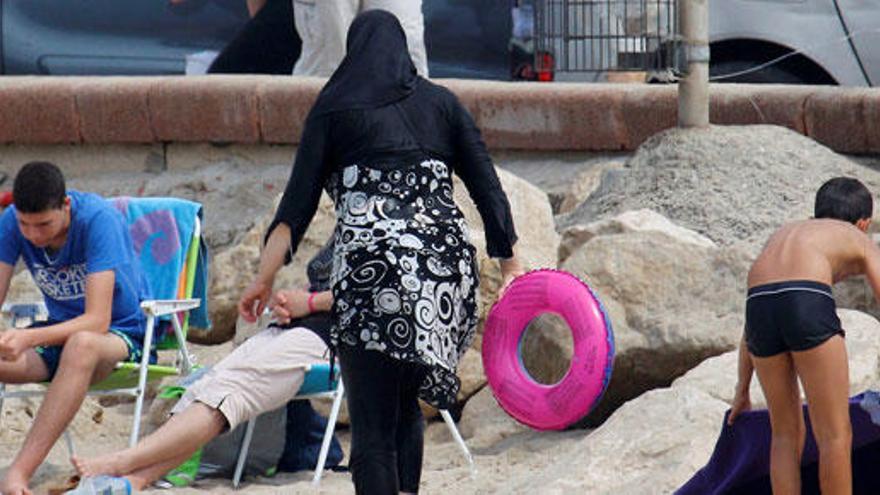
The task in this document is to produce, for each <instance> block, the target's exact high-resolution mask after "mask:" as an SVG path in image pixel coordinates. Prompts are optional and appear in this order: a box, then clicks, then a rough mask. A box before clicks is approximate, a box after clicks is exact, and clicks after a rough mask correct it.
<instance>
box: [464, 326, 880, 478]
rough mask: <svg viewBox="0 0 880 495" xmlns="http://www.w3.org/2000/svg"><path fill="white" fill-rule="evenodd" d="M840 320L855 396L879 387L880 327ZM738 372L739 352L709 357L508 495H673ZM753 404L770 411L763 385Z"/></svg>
mask: <svg viewBox="0 0 880 495" xmlns="http://www.w3.org/2000/svg"><path fill="white" fill-rule="evenodd" d="M838 315H839V316H840V319H841V322H842V324H843V327H844V328H845V329H846V331H847V337H846V344H847V352H848V353H849V364H850V395H855V394H858V393H860V392H862V391H864V390H865V389H868V388H876V387H877V381H878V379H877V371H878V366H880V358H878V356H880V322H878V321H877V320H876V319H874V318H873V317H871V316H870V315H866V314H864V313H861V312H858V311H850V310H840V311H838ZM736 366H737V352H735V351H732V352H728V353H726V354H723V355H721V356H717V357H714V358H711V359H707V360H706V361H704V362H703V363H702V364H700V365H699V366H697V367H696V368H694V369H693V370H691V371H689V372H688V373H687V374H685V375H684V376H683V377H681V378H679V379H678V380H676V381H675V382H674V383H673V384H672V386H671V387H669V388H664V389H657V390H651V391H649V392H647V393H645V394H643V395H641V396H639V397H637V398H635V399H633V400H631V401H629V402H627V403H626V404H624V405H623V406H621V407H620V408H619V409H618V410H617V411H615V412H614V414H613V415H612V416H611V417H610V418H609V419H608V420H607V421H605V423H604V424H602V426H601V427H599V428H598V429H596V430H595V431H593V432H592V433H591V434H590V435H589V436H587V437H585V438H583V439H581V440H579V441H578V442H577V443H576V444H573V445H572V444H569V443H563V444H562V445H561V449H560V451H558V452H556V453H555V458H556V459H557V462H556V463H554V464H553V465H552V466H550V467H549V469H542V470H540V471H537V472H531V473H529V474H528V476H526V475H522V476H516V475H514V476H511V479H510V481H509V484H508V486H506V487H504V489H503V490H501V491H503V492H504V493H536V492H540V493H548V494H557V493H559V494H561V493H595V494H618V493H627V494H653V493H673V492H674V491H675V490H676V489H677V488H678V487H680V486H681V485H683V484H684V483H685V482H687V480H689V479H690V478H691V476H693V475H694V473H696V472H697V470H699V469H700V468H702V467H703V466H704V465H705V464H706V463H707V462H708V461H709V457H710V456H711V454H712V451H713V449H714V448H715V442H716V440H717V439H718V435H719V433H720V431H721V421H722V420H723V417H724V413H725V411H726V410H727V409H729V407H730V401H731V400H732V399H733V391H734V386H735V384H736V380H737V374H736ZM751 398H752V405H753V407H756V408H758V407H765V404H766V402H765V400H764V397H763V394H762V393H761V390H760V386H759V385H758V383H757V379H753V380H752V394H751ZM466 413H467V410H466ZM495 421H496V422H497V421H499V420H495Z"/></svg>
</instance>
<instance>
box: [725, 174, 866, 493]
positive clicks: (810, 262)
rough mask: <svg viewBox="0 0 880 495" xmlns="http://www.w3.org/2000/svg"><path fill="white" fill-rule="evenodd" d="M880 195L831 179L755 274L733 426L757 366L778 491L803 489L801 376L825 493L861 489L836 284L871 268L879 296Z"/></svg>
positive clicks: (773, 240) (773, 241) (781, 233)
mask: <svg viewBox="0 0 880 495" xmlns="http://www.w3.org/2000/svg"><path fill="white" fill-rule="evenodd" d="M872 213H873V200H872V198H871V193H870V192H868V190H867V188H865V186H864V185H863V184H862V183H861V182H859V181H858V180H855V179H850V178H844V177H838V178H835V179H831V180H829V181H828V182H826V183H825V184H823V185H822V187H821V188H819V191H818V192H817V193H816V205H815V217H814V218H813V219H810V220H804V221H799V222H793V223H789V224H786V225H784V226H782V227H781V228H780V229H779V230H777V231H776V232H775V233H774V234H773V235H772V236H771V237H770V239H769V240H768V241H767V244H766V245H765V246H764V250H763V251H762V252H761V254H760V255H759V256H758V258H757V260H755V263H754V264H753V265H752V268H751V270H750V271H749V276H748V286H749V291H748V297H747V300H746V327H745V335H744V337H743V342H742V344H741V346H740V359H739V382H738V384H737V388H736V396H735V398H734V403H733V407H732V408H731V413H730V419H729V422H730V423H733V421H734V420H735V418H736V416H737V415H738V414H739V413H740V412H742V411H744V410H746V409H748V408H749V407H750V401H749V382H750V381H751V377H752V371H753V369H754V371H756V372H757V375H758V380H759V382H760V384H761V388H762V389H763V391H764V395H765V397H766V398H767V408H768V409H769V414H770V425H771V429H772V443H771V448H770V479H771V484H772V487H773V493H775V494H789V493H790V494H799V493H801V480H800V459H801V454H802V452H803V447H804V439H805V427H804V418H803V414H802V413H801V400H800V391H799V389H798V379H800V381H801V384H802V385H803V388H804V392H805V394H806V398H807V404H808V406H809V414H810V421H811V423H812V426H813V433H814V435H815V438H816V443H817V445H818V447H819V482H820V486H821V489H822V493H826V494H827V493H833V494H849V493H851V492H852V472H851V463H850V449H851V443H852V427H851V425H850V419H849V403H848V395H849V371H848V363H847V355H846V346H845V345H844V332H843V329H842V328H841V326H840V320H839V319H838V318H837V314H836V308H835V303H834V299H833V298H832V295H831V285H832V284H834V283H836V282H838V281H840V280H843V279H844V278H847V277H849V276H852V275H859V274H866V275H867V277H868V281H869V282H870V284H871V287H872V288H873V290H874V293H875V294H880V248H878V247H877V246H876V245H875V244H874V243H873V242H871V239H870V238H869V236H868V235H867V234H866V232H867V230H868V226H869V225H870V223H871V217H872Z"/></svg>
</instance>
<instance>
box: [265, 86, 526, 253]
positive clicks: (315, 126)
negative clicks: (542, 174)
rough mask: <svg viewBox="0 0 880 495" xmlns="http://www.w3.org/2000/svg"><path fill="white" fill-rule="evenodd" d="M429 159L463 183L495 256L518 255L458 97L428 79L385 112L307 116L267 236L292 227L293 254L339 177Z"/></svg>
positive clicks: (494, 178)
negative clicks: (356, 168)
mask: <svg viewBox="0 0 880 495" xmlns="http://www.w3.org/2000/svg"><path fill="white" fill-rule="evenodd" d="M402 114H403V115H405V116H406V118H404V116H403V115H402ZM424 154H428V155H430V156H431V157H432V158H437V159H440V160H443V161H444V162H445V163H447V164H448V165H449V166H450V167H451V168H452V169H453V171H454V172H455V173H456V174H457V175H458V176H459V177H461V179H462V181H463V182H464V184H465V187H467V190H468V193H469V194H470V197H471V199H473V201H474V203H475V204H476V206H477V210H478V211H479V213H480V216H481V217H482V219H483V224H484V228H485V232H486V247H487V251H488V253H489V256H491V257H494V258H509V257H511V256H513V245H514V244H515V243H516V240H517V236H516V231H515V230H514V226H513V219H512V217H511V213H510V203H509V202H508V200H507V196H506V194H505V193H504V190H503V189H502V188H501V183H500V181H499V180H498V175H497V174H496V173H495V168H494V166H493V164H492V160H491V158H490V157H489V153H488V151H487V150H486V145H485V144H484V143H483V139H482V137H481V135H480V131H479V129H477V126H476V124H475V123H474V120H473V118H472V117H471V115H470V114H469V113H468V111H467V110H466V109H465V108H464V107H463V106H462V105H461V103H460V102H459V100H458V98H457V97H456V96H455V95H454V94H453V93H452V92H450V91H449V90H448V89H446V88H444V87H442V86H438V85H436V84H434V83H431V82H429V81H426V80H423V79H420V80H419V82H418V84H417V87H416V88H415V90H414V91H413V93H412V94H410V95H409V96H408V97H406V98H404V99H402V100H400V101H397V102H395V103H392V104H389V105H386V106H382V107H378V108H371V109H357V110H342V111H336V112H330V113H325V114H316V113H315V112H312V113H311V114H310V115H309V117H308V118H307V119H306V124H305V129H304V130H303V134H302V139H301V140H300V146H299V149H298V151H297V154H296V160H295V161H294V165H293V170H292V172H291V175H290V180H289V181H288V183H287V187H286V189H285V191H284V196H283V197H282V200H281V204H280V205H279V207H278V210H277V212H276V214H275V219H274V220H273V222H272V224H271V225H270V226H269V229H268V232H267V237H268V235H269V234H271V232H272V230H273V229H274V228H275V226H277V225H278V223H282V222H283V223H285V224H287V225H288V226H289V227H290V230H291V244H290V246H291V250H290V254H293V253H294V252H295V251H296V249H297V246H298V245H299V243H300V241H301V240H302V237H303V235H304V234H305V231H306V229H307V228H308V225H309V223H310V222H311V220H312V217H314V215H315V211H316V210H317V207H318V202H319V200H320V197H321V191H322V189H323V188H324V186H325V184H326V182H327V180H328V179H329V177H330V176H331V174H333V172H335V171H338V170H341V169H342V168H343V167H346V166H348V165H351V164H353V163H362V164H368V165H370V166H377V165H378V166H381V165H382V164H383V163H394V164H403V163H411V162H412V160H417V159H419V157H420V156H424ZM392 166H393V165H392Z"/></svg>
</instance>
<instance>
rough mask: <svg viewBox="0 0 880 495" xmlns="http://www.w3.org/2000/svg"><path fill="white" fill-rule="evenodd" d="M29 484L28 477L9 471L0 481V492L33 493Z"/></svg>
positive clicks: (4, 494) (7, 494) (10, 493)
mask: <svg viewBox="0 0 880 495" xmlns="http://www.w3.org/2000/svg"><path fill="white" fill-rule="evenodd" d="M27 485H28V480H27V478H25V477H24V476H21V475H20V474H18V473H15V472H13V471H9V472H8V473H6V478H4V479H3V482H2V483H0V493H2V494H3V495H33V494H32V492H31V491H30V490H29V489H28V486H27Z"/></svg>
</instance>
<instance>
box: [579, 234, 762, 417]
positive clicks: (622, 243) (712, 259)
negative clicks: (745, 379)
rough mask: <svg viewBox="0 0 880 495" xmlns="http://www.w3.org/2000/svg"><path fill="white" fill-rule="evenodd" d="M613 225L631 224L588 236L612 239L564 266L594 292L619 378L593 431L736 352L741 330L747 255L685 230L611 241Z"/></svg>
mask: <svg viewBox="0 0 880 495" xmlns="http://www.w3.org/2000/svg"><path fill="white" fill-rule="evenodd" d="M655 224H660V225H664V223H663V222H655ZM614 225H617V226H618V227H619V226H621V225H627V223H626V222H623V221H621V220H619V219H617V220H616V222H611V223H602V222H599V223H598V225H597V224H594V225H593V226H590V227H588V228H586V229H585V230H586V231H593V232H597V233H598V232H603V231H606V232H609V233H608V234H604V235H597V236H595V237H592V238H591V239H590V240H589V241H588V242H586V243H585V244H583V245H582V246H580V247H579V248H578V249H577V250H576V251H575V252H574V253H573V254H572V255H571V256H569V257H568V259H566V260H565V262H564V263H563V264H562V269H564V270H566V271H569V272H571V273H573V274H575V275H577V276H579V277H581V278H582V279H583V280H585V281H586V282H587V283H588V284H589V285H590V286H591V287H592V288H593V289H594V290H595V291H596V293H597V294H598V296H599V298H600V299H601V301H602V302H603V304H604V306H605V308H606V310H607V312H608V314H609V315H610V318H611V323H612V327H613V330H614V336H615V347H616V356H615V362H614V373H613V375H612V379H611V382H610V384H609V387H608V390H607V391H606V394H605V396H604V397H603V400H602V402H601V403H600V404H599V406H598V407H597V408H596V410H595V411H594V412H593V413H592V414H591V415H590V417H588V420H587V423H588V424H595V423H596V422H598V421H601V420H602V419H604V418H605V417H607V415H608V413H609V412H610V411H613V410H614V409H615V408H616V407H618V406H619V405H620V404H622V403H623V402H625V401H627V400H629V399H632V398H633V397H636V396H638V395H639V394H641V393H643V392H645V391H647V390H650V389H653V388H656V387H661V386H667V385H669V384H670V383H671V382H672V380H673V379H675V378H677V377H678V376H681V375H682V374H684V373H685V372H686V371H688V370H689V369H691V368H692V367H694V366H696V365H697V364H699V363H700V362H701V361H703V360H704V359H706V358H707V357H709V356H714V355H717V354H721V353H723V352H727V351H729V350H732V349H734V348H735V347H736V345H737V344H738V342H739V339H740V336H741V334H742V328H743V309H744V297H743V294H745V292H746V275H747V272H748V269H749V266H750V259H749V256H748V255H747V254H746V253H745V252H743V251H742V250H740V249H737V248H724V247H716V246H714V245H712V244H711V243H710V242H708V241H707V240H706V239H705V238H703V237H701V236H699V235H698V234H696V233H694V232H690V231H687V230H685V229H681V228H680V227H675V226H669V225H666V228H664V229H659V230H625V229H624V231H623V232H622V233H614V232H616V231H618V230H620V229H618V228H617V227H615V228H611V227H610V226H614Z"/></svg>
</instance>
